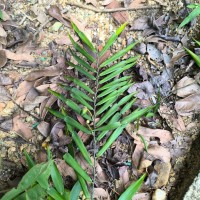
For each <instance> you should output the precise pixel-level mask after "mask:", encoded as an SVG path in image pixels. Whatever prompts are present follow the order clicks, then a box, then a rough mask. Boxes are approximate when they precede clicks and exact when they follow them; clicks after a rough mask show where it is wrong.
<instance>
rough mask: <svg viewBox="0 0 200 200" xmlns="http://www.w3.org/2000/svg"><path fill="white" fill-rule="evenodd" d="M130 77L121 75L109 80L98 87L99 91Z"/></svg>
mask: <svg viewBox="0 0 200 200" xmlns="http://www.w3.org/2000/svg"><path fill="white" fill-rule="evenodd" d="M130 78H131V76H123V77H122V78H117V79H115V80H113V81H111V82H110V83H107V84H105V85H104V86H102V87H100V88H99V91H102V90H106V89H108V88H110V87H112V86H113V85H116V84H118V83H120V82H123V81H128V80H129V79H130Z"/></svg>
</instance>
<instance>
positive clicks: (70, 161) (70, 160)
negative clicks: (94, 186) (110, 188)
mask: <svg viewBox="0 0 200 200" xmlns="http://www.w3.org/2000/svg"><path fill="white" fill-rule="evenodd" d="M63 159H64V160H65V161H66V163H67V164H68V165H69V166H71V167H72V168H73V169H74V170H75V171H76V172H77V173H78V174H79V175H80V176H82V178H84V179H85V180H86V181H88V182H92V180H91V178H90V177H89V176H88V175H87V173H86V172H85V171H84V170H83V169H82V168H81V166H80V165H79V164H78V162H77V161H76V160H75V159H74V158H73V157H72V156H71V155H70V154H69V153H65V155H64V156H63Z"/></svg>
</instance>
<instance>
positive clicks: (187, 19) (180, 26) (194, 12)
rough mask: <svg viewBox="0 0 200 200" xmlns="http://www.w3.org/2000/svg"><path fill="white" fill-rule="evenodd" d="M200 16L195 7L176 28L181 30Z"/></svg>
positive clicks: (199, 10)
mask: <svg viewBox="0 0 200 200" xmlns="http://www.w3.org/2000/svg"><path fill="white" fill-rule="evenodd" d="M199 14H200V7H196V8H195V9H194V10H193V11H192V12H191V13H190V14H189V15H188V16H187V17H186V18H185V19H184V20H183V21H182V22H181V24H180V25H179V27H178V28H182V27H183V26H185V25H186V24H188V23H189V22H191V21H192V20H193V19H194V18H195V17H197V16H198V15H199Z"/></svg>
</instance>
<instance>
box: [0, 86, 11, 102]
mask: <svg viewBox="0 0 200 200" xmlns="http://www.w3.org/2000/svg"><path fill="white" fill-rule="evenodd" d="M9 100H10V93H9V91H8V90H7V89H6V88H5V87H3V86H1V85H0V102H4V101H9Z"/></svg>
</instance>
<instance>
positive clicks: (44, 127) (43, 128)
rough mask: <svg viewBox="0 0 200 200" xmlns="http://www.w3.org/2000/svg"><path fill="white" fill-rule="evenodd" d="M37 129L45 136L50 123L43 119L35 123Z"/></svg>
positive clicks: (48, 130)
mask: <svg viewBox="0 0 200 200" xmlns="http://www.w3.org/2000/svg"><path fill="white" fill-rule="evenodd" d="M37 129H38V131H40V133H41V134H42V135H43V136H44V137H47V136H48V135H49V133H50V124H49V123H48V122H45V121H41V122H40V123H39V124H38V125H37Z"/></svg>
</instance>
